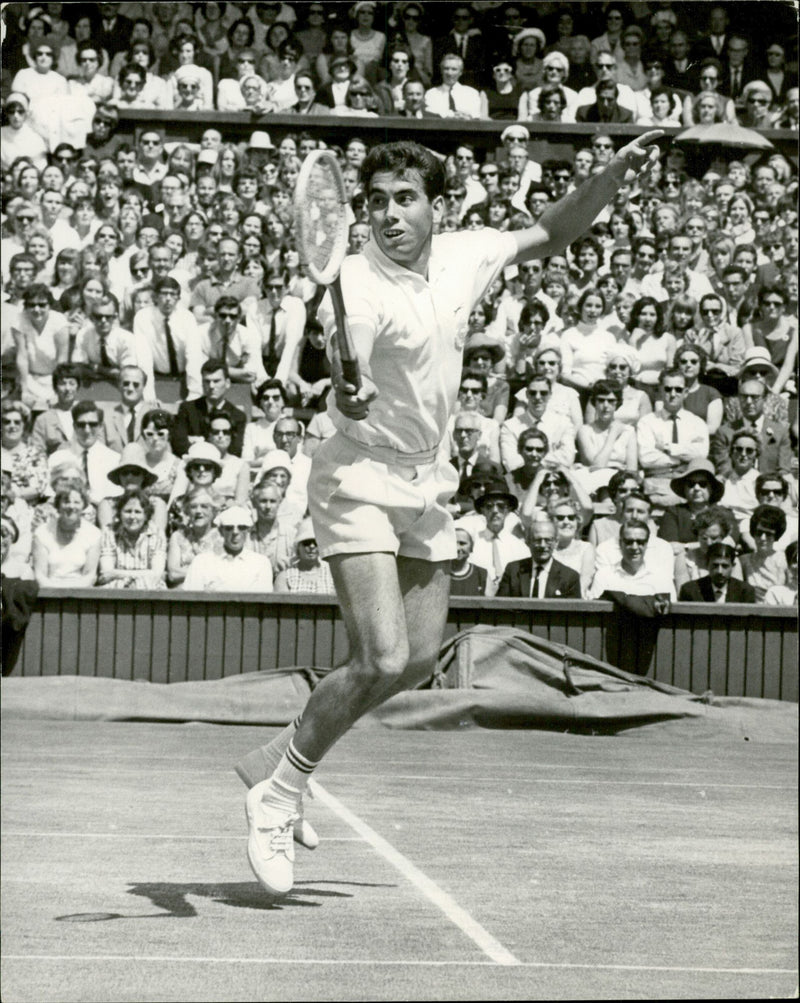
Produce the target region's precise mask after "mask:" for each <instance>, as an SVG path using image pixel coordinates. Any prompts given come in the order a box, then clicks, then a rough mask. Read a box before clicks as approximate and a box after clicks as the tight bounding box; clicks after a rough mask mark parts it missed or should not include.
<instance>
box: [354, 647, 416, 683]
mask: <svg viewBox="0 0 800 1003" xmlns="http://www.w3.org/2000/svg"><path fill="white" fill-rule="evenodd" d="M360 662H361V664H360V665H358V666H357V671H359V673H360V674H361V675H363V676H365V677H366V680H367V681H369V682H371V683H376V684H380V683H392V682H394V681H395V680H396V679H399V678H400V676H402V675H403V673H404V672H405V669H406V666H407V664H408V648H407V646H406V645H404V644H394V645H391V646H390V647H380V648H375V649H373V650H372V651H370V652H369V653H368V655H367V656H366V657H365V658H364V659H363V660H360Z"/></svg>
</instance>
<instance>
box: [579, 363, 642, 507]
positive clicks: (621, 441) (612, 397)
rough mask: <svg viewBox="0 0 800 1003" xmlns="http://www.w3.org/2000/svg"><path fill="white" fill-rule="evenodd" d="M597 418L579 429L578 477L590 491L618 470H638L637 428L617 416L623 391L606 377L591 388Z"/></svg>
mask: <svg viewBox="0 0 800 1003" xmlns="http://www.w3.org/2000/svg"><path fill="white" fill-rule="evenodd" d="M589 402H590V404H591V405H592V409H593V414H594V418H593V420H592V421H591V422H587V423H586V424H584V425H582V426H581V427H580V429H579V430H578V435H577V446H578V459H579V461H580V463H581V464H582V468H580V469H578V470H576V472H575V473H576V475H577V476H578V479H579V480H580V481H581V482H582V484H583V487H584V488H585V490H586V491H588V492H589V493H590V494H591V493H593V492H595V491H598V490H599V489H600V488H603V487H606V485H607V484H608V482H609V480H610V479H611V476H612V475H613V474H614V472H615V471H616V470H633V471H635V470H636V469H637V447H636V431H635V429H634V428H633V426H632V425H628V424H626V423H625V422H622V421H620V420H619V419H618V418H616V416H615V415H616V412H617V411H618V410H619V408H620V407H621V406H622V391H621V390H620V389H619V387H618V386H617V385H616V384H614V383H611V382H609V381H607V380H598V381H597V382H596V383H594V384H593V386H592V387H591V390H590V391H589Z"/></svg>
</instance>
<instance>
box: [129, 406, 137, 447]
mask: <svg viewBox="0 0 800 1003" xmlns="http://www.w3.org/2000/svg"><path fill="white" fill-rule="evenodd" d="M135 438H136V408H135V407H132V408H131V420H130V421H129V422H128V442H133V441H134V440H135Z"/></svg>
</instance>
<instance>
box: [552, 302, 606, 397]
mask: <svg viewBox="0 0 800 1003" xmlns="http://www.w3.org/2000/svg"><path fill="white" fill-rule="evenodd" d="M577 312H578V317H579V320H578V322H577V324H575V326H574V327H568V328H566V330H565V331H564V332H563V333H562V334H561V338H560V343H561V351H562V355H563V368H562V375H561V380H562V381H563V382H564V383H566V384H567V386H572V387H574V388H575V389H577V390H578V392H579V393H582V394H583V395H585V396H588V394H587V391H588V389H589V387H591V385H592V384H593V383H595V382H597V380H600V379H602V378H603V375H604V373H605V367H606V364H607V362H608V358H609V356H610V354H611V353H612V352H613V351H614V350H615V348H616V346H617V340H616V338H615V337H614V335H613V334H611V332H610V331H607V330H605V329H604V328H603V327H602V326H601V320H602V317H603V316H604V315H605V312H606V306H605V300H604V299H603V297H602V295H601V294H600V293H599V292H597V291H596V290H594V289H591V288H589V289H586V290H585V291H584V292H583V293H582V294H581V297H580V299H579V300H578V305H577Z"/></svg>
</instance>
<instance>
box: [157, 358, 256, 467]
mask: <svg viewBox="0 0 800 1003" xmlns="http://www.w3.org/2000/svg"><path fill="white" fill-rule="evenodd" d="M200 379H201V385H202V395H201V396H200V397H196V398H193V399H192V400H187V401H183V402H182V403H181V404H180V406H179V407H178V413H177V415H176V416H175V422H174V424H173V426H172V450H173V452H174V453H175V455H176V456H183V455H184V454H185V453H186V452H187V450H188V449H189V446H190V445H191V444H192V443H197V442H201V441H203V440H205V439H206V438H207V437H208V432H209V425H208V420H209V415H210V414H211V413H212V412H215V411H219V410H222V411H224V412H225V413H226V414H227V415H228V417H229V418H230V419H231V431H232V433H233V434H232V437H231V445H230V452H231V453H233V455H234V456H241V455H242V444H243V442H244V429H245V425H246V424H247V416H246V415H245V413H244V411H242V410H241V408H238V407H236V405H235V404H232V403H231V402H230V401H229V400H228V399H227V395H228V393H229V391H230V388H231V381H230V377H229V375H228V367H227V365H226V364H225V362H224V361H223V360H222V359H208V360H207V361H206V362H204V363H203V365H202V366H201V367H200Z"/></svg>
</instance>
